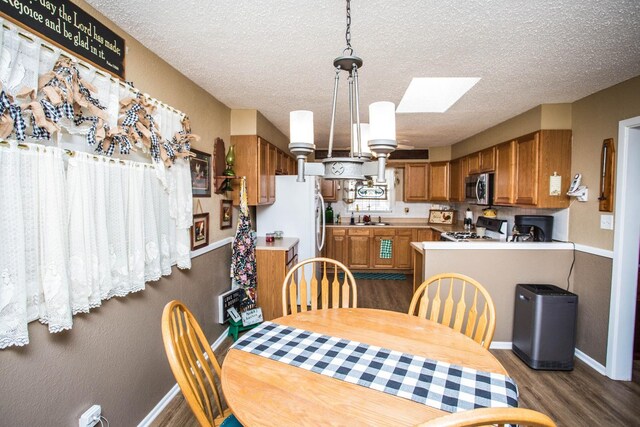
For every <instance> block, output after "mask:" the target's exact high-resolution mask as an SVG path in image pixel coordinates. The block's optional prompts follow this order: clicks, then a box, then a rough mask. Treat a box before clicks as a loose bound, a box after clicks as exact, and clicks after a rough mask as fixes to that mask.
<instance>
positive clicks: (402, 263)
mask: <svg viewBox="0 0 640 427" xmlns="http://www.w3.org/2000/svg"><path fill="white" fill-rule="evenodd" d="M412 235H413V233H412V230H408V229H397V230H396V239H395V241H394V242H393V246H394V248H393V265H394V267H395V268H401V269H409V268H411V267H412V264H413V263H412V257H411V239H412Z"/></svg>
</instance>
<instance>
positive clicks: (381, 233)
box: [371, 228, 397, 269]
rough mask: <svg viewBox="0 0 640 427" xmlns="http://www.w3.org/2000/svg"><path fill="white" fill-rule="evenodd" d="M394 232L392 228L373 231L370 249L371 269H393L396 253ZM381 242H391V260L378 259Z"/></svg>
mask: <svg viewBox="0 0 640 427" xmlns="http://www.w3.org/2000/svg"><path fill="white" fill-rule="evenodd" d="M395 235H396V230H395V229H393V228H383V229H374V230H373V247H372V248H371V255H372V256H371V265H372V267H373V268H388V269H391V268H393V267H394V265H393V264H394V258H395V255H396V253H397V246H396V242H395ZM383 240H391V258H380V247H381V245H382V241H383Z"/></svg>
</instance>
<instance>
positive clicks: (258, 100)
mask: <svg viewBox="0 0 640 427" xmlns="http://www.w3.org/2000/svg"><path fill="white" fill-rule="evenodd" d="M87 2H88V3H89V4H91V5H92V6H94V7H95V8H96V9H97V10H99V11H100V12H101V13H103V14H104V15H105V16H107V17H108V18H109V19H111V20H112V21H113V22H115V23H116V24H117V25H119V26H120V27H121V28H123V29H124V30H125V31H127V32H128V33H129V34H131V35H132V36H133V37H134V38H136V39H137V40H139V41H140V42H141V43H143V44H144V45H145V46H147V47H148V48H149V49H150V50H152V51H153V52H155V53H156V54H158V55H159V56H160V57H162V58H163V59H164V60H165V61H167V62H168V63H169V64H171V65H172V66H174V67H175V68H177V69H178V70H179V71H181V72H182V73H183V74H184V75H186V76H187V77H189V78H190V79H191V80H193V81H194V82H196V83H197V84H198V85H200V86H201V87H202V88H204V89H205V90H207V91H208V92H209V93H211V94H212V95H213V96H215V97H216V98H217V99H219V100H220V101H221V102H223V103H224V104H226V105H227V106H228V107H230V108H232V109H245V108H246V109H257V110H259V111H260V112H261V113H262V114H263V115H264V116H265V117H266V118H267V119H268V120H270V121H271V122H272V123H273V124H274V125H275V126H276V127H278V128H279V129H280V130H281V131H282V132H283V133H284V134H285V135H288V134H289V111H292V110H299V109H306V110H312V111H313V112H314V115H315V123H314V124H315V138H316V144H317V145H318V146H319V147H326V144H327V141H328V133H329V124H330V115H331V96H332V86H333V77H334V71H333V59H334V58H335V57H336V56H340V55H341V54H342V51H343V49H344V47H345V39H344V31H345V20H346V19H345V4H346V3H345V2H344V1H343V0H272V1H265V0H261V1H259V0H253V1H249V0H215V1H213V0H209V1H203V0H184V1H179V0H155V1H154V2H152V3H150V2H149V1H148V0H87ZM151 4H152V5H151ZM351 10H352V12H351V15H352V26H351V33H352V40H351V43H352V46H353V48H354V50H355V54H356V55H358V56H360V57H361V58H363V60H364V66H363V67H362V69H361V71H360V103H361V106H362V113H361V118H362V121H363V122H367V121H368V108H367V107H368V105H369V104H370V103H371V102H374V101H382V100H385V101H393V102H394V103H396V105H397V104H398V103H399V102H400V99H401V98H402V95H403V94H404V91H405V89H406V88H407V86H408V84H409V82H410V81H411V78H412V77H481V80H480V82H479V83H478V84H477V85H476V86H474V87H473V88H472V89H471V91H470V92H468V93H467V94H466V95H465V96H464V97H463V98H462V99H461V100H460V101H458V102H457V103H456V104H454V105H453V107H452V108H451V109H450V110H449V111H447V112H446V113H441V114H438V113H414V114H398V115H397V135H398V136H397V139H398V140H399V141H400V142H401V143H404V144H410V145H414V146H416V147H420V148H424V147H433V146H440V145H449V144H452V143H455V142H457V141H460V140H461V139H464V138H466V137H469V136H471V135H474V134H476V133H478V132H480V131H482V130H484V129H487V128H489V127H491V126H493V125H496V124H498V123H500V122H502V121H504V120H506V119H508V118H510V117H513V116H514V115H517V114H519V113H522V112H524V111H527V110H529V109H530V108H533V107H535V106H537V105H540V104H547V103H564V102H573V101H575V100H577V99H580V98H582V97H584V96H586V95H589V94H591V93H594V92H596V91H598V90H601V89H604V88H606V87H609V86H611V85H613V84H616V83H619V82H622V81H624V80H627V79H629V78H631V77H634V76H637V75H640V1H638V0H549V1H547V0H509V1H507V0H504V1H497V0H496V1H491V0H466V1H453V0H449V1H423V0H407V1H389V0H366V1H365V0H353V1H352V3H351ZM343 74H344V73H343ZM340 89H341V94H342V95H345V93H346V83H345V85H343V86H341V88H340ZM338 107H339V110H338V113H339V117H341V118H343V117H345V116H346V111H347V101H346V100H345V99H344V98H341V100H340V102H339V105H338ZM336 126H337V128H336V140H337V141H338V145H342V146H346V145H347V144H346V141H348V126H347V125H346V121H345V120H344V119H341V120H340V121H339V122H338V123H337V125H336Z"/></svg>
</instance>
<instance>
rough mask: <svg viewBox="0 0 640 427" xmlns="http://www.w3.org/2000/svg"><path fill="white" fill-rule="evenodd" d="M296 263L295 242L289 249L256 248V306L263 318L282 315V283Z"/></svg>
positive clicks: (296, 249) (296, 250)
mask: <svg viewBox="0 0 640 427" xmlns="http://www.w3.org/2000/svg"><path fill="white" fill-rule="evenodd" d="M297 263H298V244H297V243H296V244H295V245H293V246H292V247H290V248H289V249H278V248H269V249H259V248H258V249H256V270H257V282H258V283H257V285H258V289H257V293H258V307H260V308H261V309H262V317H263V318H264V320H271V319H275V318H276V317H281V316H282V283H283V282H284V276H285V275H286V274H287V272H288V271H289V270H290V269H291V268H292V267H293V266H295V265H296V264H297Z"/></svg>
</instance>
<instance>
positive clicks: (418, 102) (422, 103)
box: [396, 77, 480, 113]
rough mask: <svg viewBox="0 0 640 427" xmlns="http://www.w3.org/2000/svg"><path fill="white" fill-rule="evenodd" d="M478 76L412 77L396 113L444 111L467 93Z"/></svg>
mask: <svg viewBox="0 0 640 427" xmlns="http://www.w3.org/2000/svg"><path fill="white" fill-rule="evenodd" d="M479 81H480V77H414V78H413V79H411V83H409V87H408V88H407V91H406V92H405V93H404V96H403V97H402V100H401V101H400V104H399V105H398V108H397V109H396V112H397V113H444V112H445V111H447V110H448V109H449V108H450V107H451V106H452V105H453V104H455V103H456V102H458V100H459V99H460V98H462V95H464V94H465V93H467V92H468V91H469V89H471V88H472V87H473V86H474V85H475V84H476V83H478V82H479Z"/></svg>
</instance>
